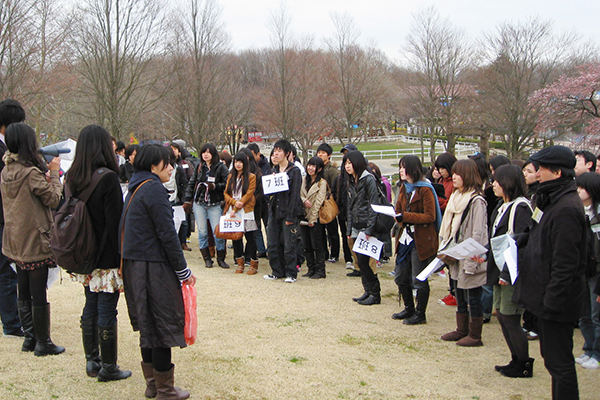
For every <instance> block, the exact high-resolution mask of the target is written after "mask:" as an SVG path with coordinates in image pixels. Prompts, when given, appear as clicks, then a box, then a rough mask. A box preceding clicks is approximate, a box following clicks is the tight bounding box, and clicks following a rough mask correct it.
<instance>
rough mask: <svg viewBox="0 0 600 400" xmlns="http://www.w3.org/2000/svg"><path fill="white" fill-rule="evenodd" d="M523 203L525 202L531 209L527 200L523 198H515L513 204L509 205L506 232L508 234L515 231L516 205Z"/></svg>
mask: <svg viewBox="0 0 600 400" xmlns="http://www.w3.org/2000/svg"><path fill="white" fill-rule="evenodd" d="M522 203H525V204H527V207H529V209H530V210H531V205H530V204H529V200H527V199H525V198H519V199H517V200H515V202H514V204H513V205H512V206H511V207H510V212H509V214H508V232H506V233H508V234H509V235H512V234H513V233H515V214H516V212H517V207H518V206H519V204H522Z"/></svg>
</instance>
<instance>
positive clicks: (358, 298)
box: [352, 291, 369, 301]
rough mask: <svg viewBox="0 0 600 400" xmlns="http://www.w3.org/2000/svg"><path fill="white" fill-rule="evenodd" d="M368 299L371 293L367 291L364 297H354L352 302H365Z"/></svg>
mask: <svg viewBox="0 0 600 400" xmlns="http://www.w3.org/2000/svg"><path fill="white" fill-rule="evenodd" d="M367 297H369V292H367V291H365V292H364V293H363V295H362V296H360V297H353V298H352V300H354V301H362V300H365V299H366V298H367Z"/></svg>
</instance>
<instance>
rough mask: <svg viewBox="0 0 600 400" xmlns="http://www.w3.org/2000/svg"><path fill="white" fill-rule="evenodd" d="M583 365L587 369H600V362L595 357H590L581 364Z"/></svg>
mask: <svg viewBox="0 0 600 400" xmlns="http://www.w3.org/2000/svg"><path fill="white" fill-rule="evenodd" d="M581 366H582V367H583V368H585V369H600V362H598V360H596V359H595V358H594V357H590V359H589V360H587V361H586V362H584V363H583V364H581Z"/></svg>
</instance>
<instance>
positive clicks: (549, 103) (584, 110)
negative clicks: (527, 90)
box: [530, 64, 600, 147]
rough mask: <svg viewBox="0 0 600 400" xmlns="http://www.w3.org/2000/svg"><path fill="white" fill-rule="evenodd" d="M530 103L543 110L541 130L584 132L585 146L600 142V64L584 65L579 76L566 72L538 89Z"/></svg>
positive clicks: (539, 128)
mask: <svg viewBox="0 0 600 400" xmlns="http://www.w3.org/2000/svg"><path fill="white" fill-rule="evenodd" d="M530 102H531V104H533V105H534V106H535V107H538V108H539V111H540V112H539V122H538V125H537V127H536V131H537V132H538V133H547V132H552V131H555V132H558V133H559V134H561V133H576V134H583V135H584V137H585V140H584V141H583V142H582V143H581V145H593V146H595V147H597V146H598V145H599V144H600V142H599V140H600V64H585V65H581V66H579V67H577V68H576V74H575V75H562V76H561V77H560V78H559V79H558V80H557V81H556V82H554V83H553V84H551V85H549V86H547V87H545V88H544V89H540V90H538V91H536V92H534V93H533V94H532V95H531V97H530Z"/></svg>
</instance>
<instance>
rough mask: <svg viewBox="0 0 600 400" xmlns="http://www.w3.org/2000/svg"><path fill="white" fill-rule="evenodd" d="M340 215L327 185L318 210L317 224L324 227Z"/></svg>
mask: <svg viewBox="0 0 600 400" xmlns="http://www.w3.org/2000/svg"><path fill="white" fill-rule="evenodd" d="M339 213H340V209H339V208H338V205H337V203H336V202H335V199H334V198H333V195H332V194H331V191H330V190H329V184H327V195H326V196H325V200H324V201H323V204H322V205H321V208H320V209H319V223H321V224H323V225H325V224H328V223H330V222H331V221H333V220H334V218H335V217H337V215H338V214H339Z"/></svg>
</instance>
